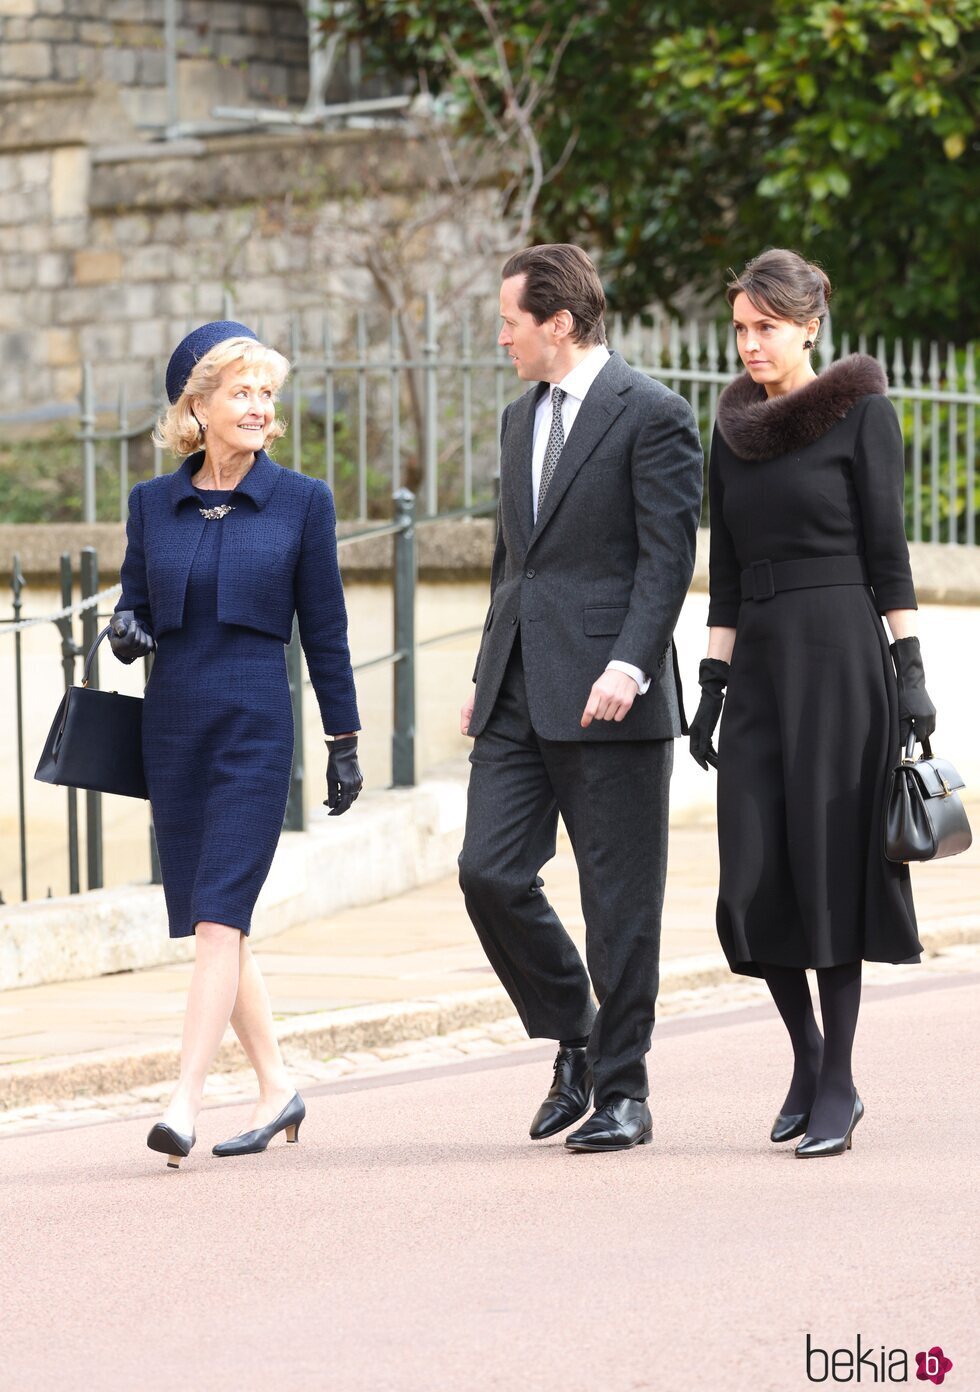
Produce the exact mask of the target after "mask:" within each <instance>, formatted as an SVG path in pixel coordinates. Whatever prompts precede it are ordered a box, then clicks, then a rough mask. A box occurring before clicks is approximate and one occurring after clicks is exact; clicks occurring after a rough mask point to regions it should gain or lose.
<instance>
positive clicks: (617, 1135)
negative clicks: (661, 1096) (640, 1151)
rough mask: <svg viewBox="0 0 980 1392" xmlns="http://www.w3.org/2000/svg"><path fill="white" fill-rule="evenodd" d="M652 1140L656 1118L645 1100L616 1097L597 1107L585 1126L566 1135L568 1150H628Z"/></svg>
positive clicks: (647, 1143)
mask: <svg viewBox="0 0 980 1392" xmlns="http://www.w3.org/2000/svg"><path fill="white" fill-rule="evenodd" d="M652 1140H653V1118H652V1117H651V1115H650V1108H649V1107H648V1106H647V1104H646V1103H645V1102H637V1101H636V1099H635V1098H633V1097H613V1098H612V1099H611V1100H610V1101H609V1102H605V1103H603V1105H602V1106H601V1107H597V1108H596V1110H595V1111H594V1112H593V1114H592V1116H590V1117H589V1119H588V1121H587V1122H586V1123H585V1125H584V1126H580V1127H579V1129H578V1130H577V1131H573V1132H572V1134H571V1135H570V1136H566V1137H565V1145H566V1146H567V1147H568V1149H569V1150H629V1149H630V1148H631V1146H635V1145H649V1144H650V1142H651V1141H652Z"/></svg>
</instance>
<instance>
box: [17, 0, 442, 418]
mask: <svg viewBox="0 0 980 1392" xmlns="http://www.w3.org/2000/svg"><path fill="white" fill-rule="evenodd" d="M163 10H164V6H163V0H72V3H71V4H70V5H69V4H66V3H65V0H0V413H6V414H7V415H9V416H15V415H23V414H24V413H29V412H30V411H31V410H32V408H43V407H47V406H48V405H49V404H52V403H64V404H67V403H70V402H73V401H75V400H76V399H77V396H78V392H79V389H80V386H81V378H82V363H83V361H84V360H88V361H90V362H92V363H94V364H95V365H96V371H97V380H96V387H97V392H98V396H99V399H100V400H103V401H113V400H114V399H115V396H116V391H117V389H118V388H119V387H120V386H123V385H125V386H126V387H127V388H128V390H129V393H130V400H131V401H132V400H134V399H135V400H140V399H142V400H146V399H147V398H148V397H149V396H150V395H151V394H152V393H153V392H154V390H155V387H156V382H157V381H158V380H159V367H160V360H161V359H164V360H165V358H166V355H167V354H168V353H169V351H170V349H171V348H172V346H173V344H174V343H175V342H176V341H177V340H178V339H179V338H180V337H181V336H182V335H183V334H184V333H185V332H186V331H187V328H188V327H190V326H191V324H192V323H193V322H195V321H196V322H200V321H202V320H205V319H208V318H215V317H220V316H221V315H222V314H223V313H224V312H225V311H226V305H227V302H228V299H229V296H230V297H232V299H233V302H234V312H235V313H236V314H237V315H238V316H240V317H242V318H246V319H251V320H253V321H257V320H261V321H262V324H263V329H264V332H265V333H266V335H267V336H268V337H269V338H270V339H272V340H273V341H278V342H283V343H284V346H285V342H284V340H283V335H284V334H285V333H286V326H287V323H288V320H289V316H290V314H291V313H293V312H296V311H303V310H305V309H308V308H312V307H313V306H316V307H317V308H318V309H319V310H322V308H323V306H324V303H325V298H326V297H328V296H329V295H330V294H331V293H333V294H341V295H347V296H350V295H351V294H355V295H356V294H357V293H358V291H359V289H360V287H361V286H366V283H367V282H366V278H364V277H363V276H361V277H360V278H359V276H358V273H357V272H356V271H355V270H352V269H351V255H350V241H349V238H348V239H345V235H344V212H343V199H344V197H345V195H346V194H347V193H348V192H350V191H351V190H356V189H357V188H358V186H359V181H360V180H361V178H362V175H363V172H364V169H365V165H366V162H367V161H370V162H372V164H373V165H374V167H375V169H381V170H382V172H383V179H384V183H385V187H386V188H387V187H390V188H391V190H392V191H393V196H395V197H404V196H405V195H406V194H409V193H410V191H411V188H412V186H413V182H417V181H418V179H419V177H420V169H421V163H420V157H419V155H418V151H417V148H416V147H415V146H414V145H413V142H411V141H408V140H406V139H405V138H404V136H403V134H402V133H401V132H399V131H397V130H394V131H389V132H383V131H382V132H380V133H375V132H374V131H371V130H363V129H361V130H345V129H336V128H335V129H333V130H332V131H324V130H322V129H321V128H319V127H312V128H311V127H303V128H298V127H285V128H283V127H279V128H276V127H267V128H265V129H257V128H256V127H254V126H250V125H242V126H241V127H240V128H237V127H236V128H235V129H233V130H228V129H224V130H221V129H218V128H216V126H215V123H214V122H213V121H212V120H211V119H210V118H211V113H212V108H213V107H214V106H215V105H230V106H247V107H254V106H262V107H271V108H275V107H281V108H286V109H293V110H298V109H300V108H301V107H302V105H303V103H304V102H305V100H306V96H307V86H308V44H307V21H306V15H305V9H304V6H303V5H302V4H301V3H300V0H264V3H256V2H255V0H253V2H252V3H236V2H234V0H179V4H178V14H179V21H180V27H179V44H178V49H179V62H178V88H179V97H180V105H179V115H180V119H181V122H182V123H188V126H187V130H186V132H185V133H184V134H183V135H182V136H181V137H180V138H172V139H163V138H162V130H161V127H162V125H163V123H164V122H165V121H166V119H167V110H166V88H165V82H164V47H163ZM349 79H350V66H349V64H347V63H346V62H345V61H343V60H341V61H339V62H338V63H337V65H336V70H335V76H334V78H333V79H332V80H331V86H330V88H329V89H328V91H327V94H326V96H327V100H328V101H334V100H344V99H346V98H348V97H350V96H351V95H352V94H353V95H356V94H357V93H353V92H352V89H351V87H350V80H349ZM364 94H369V93H364ZM226 125H227V123H226ZM422 159H423V160H424V156H423V157H422ZM429 163H430V165H431V160H430V161H429ZM365 294H366V291H365ZM6 424H7V428H8V430H9V429H11V428H14V427H15V425H16V422H12V421H9V420H8V422H7V423H6Z"/></svg>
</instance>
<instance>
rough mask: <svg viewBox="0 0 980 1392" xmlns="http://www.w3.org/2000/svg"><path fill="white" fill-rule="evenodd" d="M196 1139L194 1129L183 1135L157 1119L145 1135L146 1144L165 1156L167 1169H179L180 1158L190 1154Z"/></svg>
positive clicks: (184, 1158) (183, 1158) (182, 1158)
mask: <svg viewBox="0 0 980 1392" xmlns="http://www.w3.org/2000/svg"><path fill="white" fill-rule="evenodd" d="M196 1140H197V1132H196V1131H192V1132H191V1134H190V1135H189V1136H184V1135H182V1134H181V1133H180V1132H179V1131H175V1130H174V1128H173V1127H172V1126H168V1125H167V1123H166V1122H165V1121H158V1122H157V1124H156V1126H154V1127H153V1128H152V1130H151V1131H150V1134H149V1135H148V1136H147V1138H146V1144H147V1145H148V1146H149V1147H150V1149H151V1150H156V1151H159V1152H160V1154H161V1155H165V1156H166V1157H167V1169H168V1170H179V1169H180V1162H181V1160H186V1158H187V1156H188V1155H190V1153H191V1151H192V1150H193V1149H194V1142H195V1141H196Z"/></svg>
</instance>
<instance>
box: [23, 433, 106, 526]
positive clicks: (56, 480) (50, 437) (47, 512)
mask: <svg viewBox="0 0 980 1392" xmlns="http://www.w3.org/2000/svg"><path fill="white" fill-rule="evenodd" d="M81 515H82V455H81V448H80V446H79V445H78V442H77V441H76V439H75V436H74V433H73V432H72V431H71V430H68V429H64V428H61V429H58V430H54V431H52V432H51V433H50V434H47V435H44V436H40V437H38V438H35V439H22V440H8V441H6V442H5V443H3V444H2V445H0V522H77V521H79V520H80V518H81ZM115 516H116V517H118V516H119V505H118V498H117V501H116V512H115Z"/></svg>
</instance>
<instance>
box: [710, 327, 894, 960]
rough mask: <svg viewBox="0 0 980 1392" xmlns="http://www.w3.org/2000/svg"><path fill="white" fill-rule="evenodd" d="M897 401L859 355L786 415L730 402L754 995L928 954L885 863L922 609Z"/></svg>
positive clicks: (724, 478)
mask: <svg viewBox="0 0 980 1392" xmlns="http://www.w3.org/2000/svg"><path fill="white" fill-rule="evenodd" d="M884 390H885V379H884V374H883V373H882V372H881V369H880V368H879V367H878V365H877V363H875V362H874V360H873V359H870V358H866V357H864V356H863V355H855V356H854V357H853V358H850V359H845V360H843V361H842V362H841V363H838V364H835V365H834V366H833V367H831V368H829V369H828V370H827V371H826V372H824V373H823V374H822V375H821V376H820V377H818V378H817V379H816V380H815V381H814V382H812V383H810V384H809V385H807V386H806V387H803V388H801V389H800V390H798V391H796V392H793V393H790V394H789V395H787V396H785V397H779V398H773V399H772V400H769V399H767V398H766V397H765V393H764V391H763V389H762V388H761V387H759V386H757V385H756V384H755V383H753V382H752V381H751V379H750V378H748V377H747V376H745V377H742V378H739V379H737V380H736V381H735V382H734V383H732V385H731V386H730V387H728V388H726V391H725V392H724V393H723V394H722V398H721V400H720V401H719V410H718V425H717V426H716V429H715V432H714V437H713V439H712V447H711V458H710V465H709V496H710V509H711V515H710V522H711V559H710V592H711V602H710V608H709V614H708V623H709V625H718V626H724V627H734V628H735V630H736V637H735V647H734V652H733V654H732V660H731V671H730V675H729V682H728V688H727V692H726V697H725V705H724V711H723V715H722V720H721V725H720V729H719V733H718V753H719V764H718V844H719V856H720V884H719V896H718V906H717V927H718V935H719V938H720V940H721V944H722V947H723V949H724V951H725V954H726V956H727V958H728V962H729V965H730V966H731V968H732V970H733V971H736V972H741V973H745V974H747V975H752V976H761V975H763V974H764V970H763V969H764V967H765V966H766V965H774V966H783V967H796V968H809V967H816V968H820V967H830V966H836V965H840V964H842V963H845V962H853V961H857V960H861V959H864V960H868V961H884V962H905V961H917V960H918V957H919V953H920V951H921V945H920V943H919V940H918V934H917V929H916V921H915V911H914V907H913V904H912V896H911V888H910V881H909V873H908V868H907V867H906V866H902V865H895V864H892V863H891V862H889V861H887V860H886V859H885V857H884V854H883V849H882V830H881V824H882V815H883V814H882V805H883V798H884V792H885V786H886V780H887V777H888V773H889V771H890V769H891V768H892V767H893V766H894V764H895V762H896V760H897V757H898V754H899V746H900V735H899V724H898V694H897V686H896V681H895V676H894V671H893V667H892V663H891V658H890V655H889V652H888V642H887V639H886V636H885V630H884V626H883V624H882V620H881V617H880V615H881V614H883V613H885V612H887V611H888V610H892V609H914V608H915V607H916V600H915V591H914V587H913V584H912V575H911V570H910V567H909V559H908V546H907V544H906V539H905V530H904V519H903V487H904V452H903V447H902V440H901V433H900V430H899V426H898V421H897V418H896V415H895V411H894V408H893V407H892V405H891V403H890V402H889V401H888V399H887V398H886V397H885V396H884V395H883V392H884ZM788 562H793V563H801V562H802V563H803V564H794V565H787V564H786V563H788ZM813 562H816V564H813ZM783 581H784V582H785V583H786V585H787V587H786V588H782V587H781V583H782V582H783ZM790 585H792V586H794V587H790ZM796 586H798V587H796Z"/></svg>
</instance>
